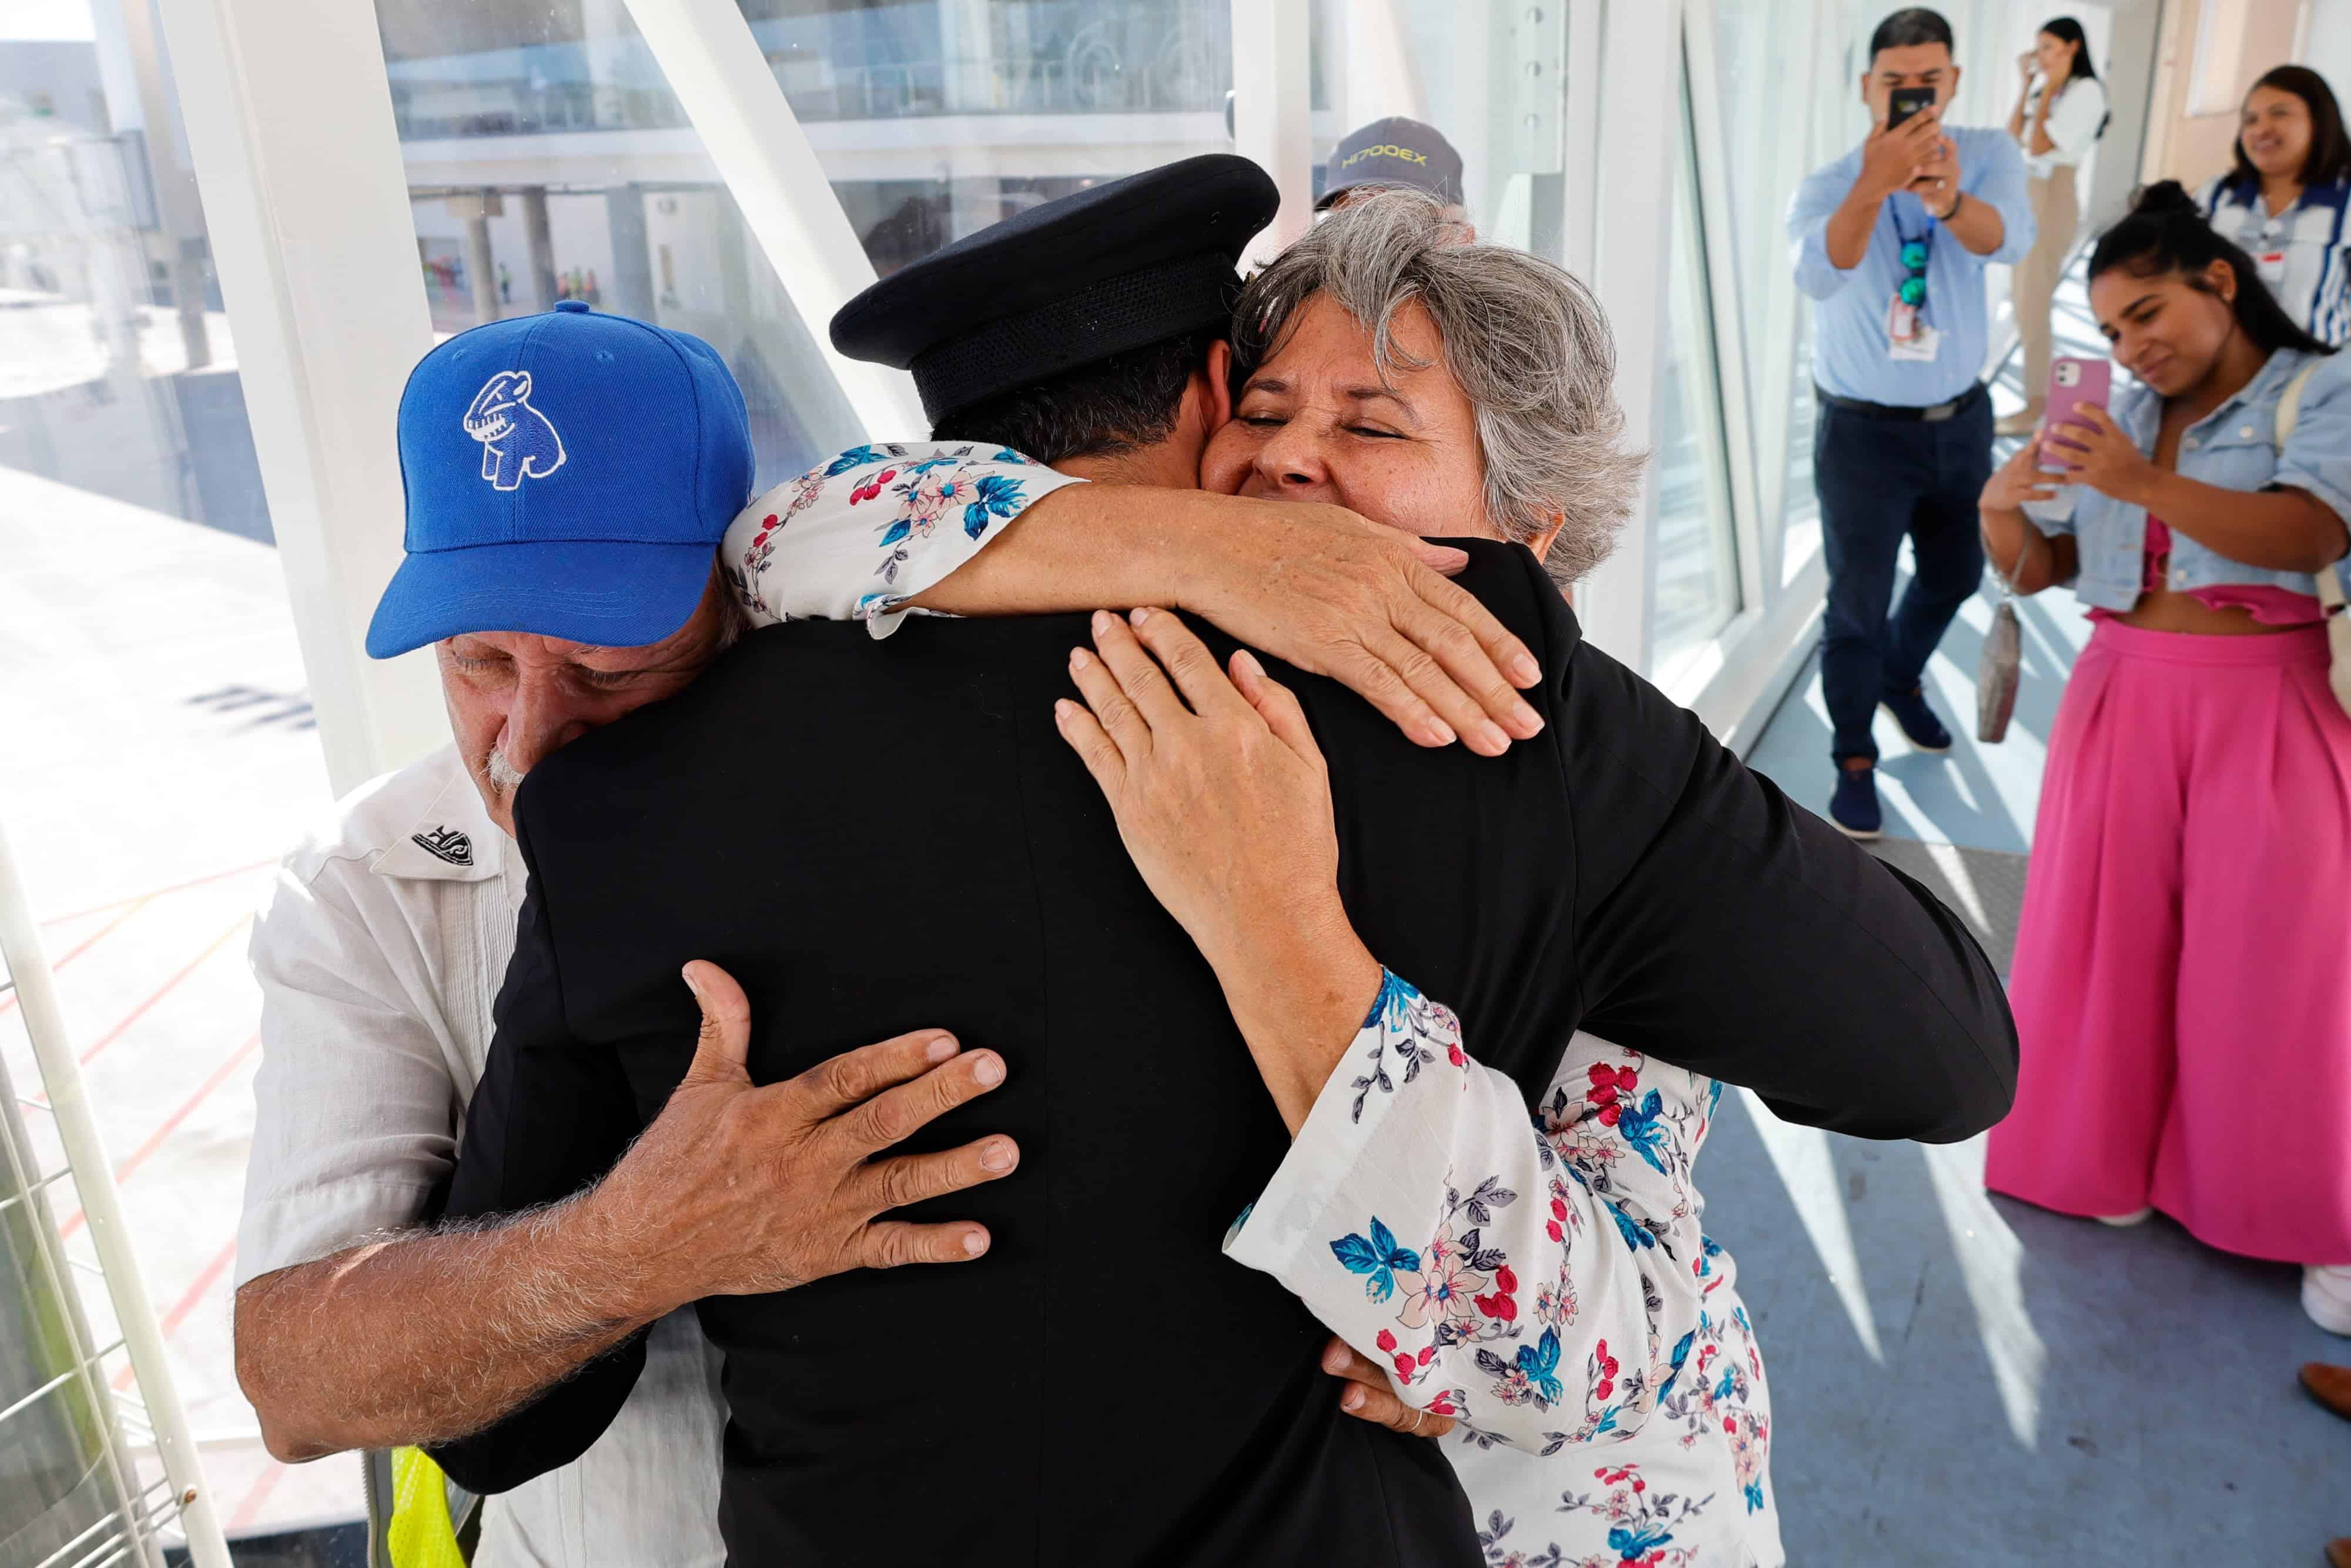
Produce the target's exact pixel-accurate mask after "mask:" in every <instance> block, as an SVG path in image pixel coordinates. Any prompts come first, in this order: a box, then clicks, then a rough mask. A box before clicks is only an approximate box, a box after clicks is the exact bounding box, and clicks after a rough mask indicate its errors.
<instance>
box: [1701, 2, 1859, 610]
mask: <svg viewBox="0 0 2351 1568" xmlns="http://www.w3.org/2000/svg"><path fill="white" fill-rule="evenodd" d="M1790 11H1791V8H1790V7H1789V6H1788V5H1785V4H1783V3H1782V0H1711V3H1710V4H1709V5H1707V6H1706V7H1704V9H1702V10H1696V9H1694V10H1693V12H1692V13H1691V15H1690V19H1689V26H1692V27H1698V26H1709V25H1710V26H1712V27H1713V29H1714V37H1713V54H1714V61H1715V74H1716V78H1717V90H1718V91H1719V95H1720V99H1719V101H1720V105H1721V111H1720V123H1721V125H1722V127H1723V141H1724V145H1723V147H1722V148H1721V150H1720V154H1719V155H1720V157H1721V158H1722V159H1723V174H1724V178H1723V187H1724V190H1725V192H1726V193H1727V194H1728V197H1729V208H1730V228H1731V232H1730V234H1729V235H1727V236H1723V238H1724V242H1725V243H1723V244H1720V245H1718V246H1716V247H1715V253H1714V254H1715V256H1716V258H1717V262H1718V264H1719V265H1722V266H1728V267H1730V268H1732V271H1733V276H1734V278H1735V281H1736V285H1737V288H1736V297H1737V298H1738V300H1739V314H1738V318H1737V319H1736V320H1732V321H1718V322H1717V323H1716V330H1717V331H1719V332H1738V333H1739V334H1740V345H1741V347H1742V349H1743V350H1744V361H1745V364H1746V367H1747V382H1748V389H1749V395H1750V403H1749V408H1750V419H1749V422H1748V423H1749V428H1750V432H1751V433H1752V438H1753V441H1754V444H1755V472H1756V474H1757V476H1758V484H1759V487H1760V490H1761V494H1760V496H1759V497H1758V499H1759V501H1760V503H1761V508H1762V509H1761V518H1760V521H1761V528H1762V533H1763V536H1764V538H1767V539H1769V538H1771V537H1772V535H1773V534H1774V533H1775V531H1776V532H1777V533H1778V534H1779V537H1780V550H1781V559H1782V569H1783V571H1786V572H1792V571H1794V570H1796V569H1797V568H1799V567H1801V566H1802V563H1803V560H1804V559H1805V558H1806V557H1807V556H1808V555H1809V554H1810V552H1811V550H1812V549H1814V548H1816V547H1817V543H1818V538H1819V525H1818V515H1819V507H1818V503H1817V502H1816V500H1815V499H1814V497H1813V463H1812V432H1813V389H1812V379H1811V371H1810V369H1809V359H1808V357H1807V338H1808V334H1809V332H1810V329H1811V315H1812V310H1811V302H1810V301H1809V300H1807V299H1805V298H1804V297H1803V296H1802V293H1801V292H1799V291H1798V290H1797V288H1796V287H1795V283H1794V280H1793V277H1792V274H1791V270H1790V268H1791V263H1790V260H1789V247H1788V240H1787V228H1786V224H1787V212H1788V203H1789V200H1790V198H1791V197H1792V196H1793V195H1794V194H1795V191H1796V186H1797V185H1798V184H1799V183H1801V182H1802V180H1803V178H1804V176H1805V175H1806V174H1808V173H1809V172H1811V171H1812V167H1813V163H1814V162H1818V161H1819V160H1817V159H1815V158H1814V157H1813V146H1814V143H1815V141H1816V138H1815V136H1814V135H1813V125H1814V123H1815V122H1816V121H1817V120H1819V119H1820V118H1822V116H1821V114H1820V113H1818V112H1816V111H1814V110H1812V109H1811V108H1810V107H1809V106H1808V105H1807V104H1806V102H1805V97H1804V95H1805V92H1806V88H1807V84H1808V83H1809V82H1810V81H1811V80H1812V78H1813V64H1814V62H1813V60H1812V59H1811V58H1810V57H1809V56H1808V54H1807V52H1806V51H1807V46H1808V44H1810V45H1812V46H1813V47H1817V48H1819V49H1823V50H1827V51H1829V52H1830V53H1831V55H1832V56H1833V58H1832V59H1830V60H1827V61H1824V62H1823V66H1822V79H1823V81H1825V82H1827V83H1829V84H1831V88H1830V91H1831V94H1832V96H1834V94H1835V93H1836V92H1838V91H1840V90H1842V89H1843V84H1844V81H1845V79H1846V78H1845V74H1844V57H1843V56H1842V55H1841V54H1838V53H1837V49H1838V40H1837V39H1836V38H1834V37H1817V38H1815V37H1813V28H1812V27H1811V26H1809V25H1808V24H1807V23H1806V22H1805V20H1804V18H1803V17H1802V16H1792V15H1791V14H1790ZM1856 112H1857V111H1856ZM1765 126H1779V127H1783V128H1785V129H1786V131H1788V134H1785V135H1759V134H1756V131H1757V130H1758V128H1761V127H1765ZM1791 365H1794V366H1795V367H1796V371H1795V373H1794V375H1793V376H1792V377H1791V373H1790V367H1791ZM1767 559H1768V557H1767Z"/></svg>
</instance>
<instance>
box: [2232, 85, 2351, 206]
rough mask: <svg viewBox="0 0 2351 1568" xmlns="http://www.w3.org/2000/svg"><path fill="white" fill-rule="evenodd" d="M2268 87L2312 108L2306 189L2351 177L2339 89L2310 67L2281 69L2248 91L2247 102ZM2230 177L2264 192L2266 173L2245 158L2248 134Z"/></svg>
mask: <svg viewBox="0 0 2351 1568" xmlns="http://www.w3.org/2000/svg"><path fill="white" fill-rule="evenodd" d="M2265 87H2266V88H2274V89H2276V90H2278V91H2279V92H2290V93H2292V94H2294V97H2296V98H2298V99H2302V101H2303V102H2304V104H2306V105H2308V106H2309V109H2310V156H2309V157H2307V158H2304V160H2303V161H2302V183H2303V186H2304V189H2307V188H2308V187H2310V186H2312V185H2332V184H2334V183H2335V182H2336V181H2337V180H2341V179H2344V178H2346V176H2351V134H2346V132H2345V131H2344V129H2343V106H2342V105H2341V104H2339V103H2337V102H2335V89H2333V88H2331V87H2328V86H2327V85H2326V78H2325V77H2323V76H2320V75H2319V74H2318V73H2317V72H2316V71H2314V70H2312V69H2311V68H2309V67H2308V66H2279V67H2278V68H2276V69H2274V70H2272V71H2270V72H2269V73H2268V74H2266V75H2264V76H2263V77H2262V79H2261V80H2259V81H2257V82H2255V83H2254V84H2253V85H2252V86H2251V87H2249V88H2247V89H2245V98H2246V99H2247V101H2249V102H2250V101H2251V100H2252V96H2253V94H2255V93H2257V92H2259V91H2261V90H2262V89H2263V88H2265ZM2230 178H2231V179H2232V180H2234V181H2235V182H2236V183H2239V184H2241V185H2246V186H2250V187H2251V188H2252V189H2254V190H2259V189H2261V184H2262V172H2261V171H2260V170H2258V169H2256V168H2254V167H2253V161H2252V159H2251V158H2248V157H2246V156H2245V134H2244V132H2243V131H2239V132H2238V133H2237V167H2236V169H2235V170H2234V171H2233V172H2231V175H2230Z"/></svg>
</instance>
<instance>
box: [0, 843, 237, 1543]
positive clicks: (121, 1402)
mask: <svg viewBox="0 0 2351 1568" xmlns="http://www.w3.org/2000/svg"><path fill="white" fill-rule="evenodd" d="M0 960H5V963H6V967H7V973H8V981H7V984H8V985H9V987H10V988H12V989H13V990H14V991H15V993H16V999H17V1000H18V1001H19V1002H20V1003H21V1004H22V1008H21V1011H22V1013H23V1017H24V1020H25V1032H26V1036H27V1037H28V1038H29V1039H30V1040H31V1041H32V1047H33V1060H34V1063H35V1067H36V1070H37V1072H38V1074H39V1077H40V1081H41V1092H40V1093H39V1094H38V1095H23V1094H19V1093H18V1092H16V1087H15V1085H14V1084H13V1083H12V1082H10V1080H9V1075H8V1071H7V1067H6V1064H5V1061H0V1399H5V1400H6V1401H7V1403H6V1404H5V1406H0V1561H5V1562H7V1563H23V1564H26V1568H110V1565H112V1564H117V1563H138V1564H141V1565H142V1568H162V1562H163V1557H162V1540H163V1534H164V1531H166V1530H167V1529H176V1531H178V1532H179V1533H180V1534H181V1535H182V1536H183V1538H184V1541H185V1549H186V1551H187V1552H188V1555H189V1559H190V1561H191V1562H192V1563H193V1564H194V1568H229V1555H228V1545H227V1543H226V1542H225V1540H224V1539H223V1537H222V1534H221V1528H220V1524H219V1522H218V1520H217V1519H216V1517H215V1515H214V1511H213V1506H212V1494H211V1491H210V1490H209V1489H208V1488H207V1487H206V1486H205V1484H204V1476H203V1470H202V1467H201V1465H200V1464H199V1463H198V1460H197V1458H196V1448H195V1443H194V1439H193V1437H191V1435H190V1433H189V1430H188V1422H187V1414H186V1412H185V1410H183V1408H182V1406H181V1404H180V1399H179V1395H178V1392H177V1390H176V1389H175V1387H174V1386H173V1384H172V1373H171V1368H170V1366H169V1364H167V1363H166V1361H165V1359H164V1351H163V1337H162V1332H161V1331H160V1329H159V1328H158V1327H157V1324H156V1320H155V1313H154V1309H153V1307H152V1304H151V1303H150V1302H149V1301H148V1298H147V1290H146V1285H145V1282H144V1281H143V1280H142V1279H141V1275H140V1270H139V1265H138V1260H137V1258H136V1257H135V1256H134V1255H133V1252H132V1249H131V1238H130V1234H129V1232H128V1231H127V1230H126V1229H125V1228H124V1226H123V1222H122V1211H121V1207H120V1203H119V1202H118V1200H117V1197H116V1195H115V1189H114V1178H113V1173H112V1167H111V1166H109V1165H108V1163H107V1160H106V1155H105V1152H104V1149H103V1148H102V1146H101V1145H100V1143H99V1136H98V1129H97V1126H96V1124H95V1123H94V1122H93V1121H92V1119H91V1116H90V1111H89V1101H88V1099H87V1098H86V1096H85V1095H84V1093H83V1092H82V1083H81V1074H80V1069H79V1066H78V1063H77V1061H75V1057H74V1052H73V1049H72V1046H71V1043H70V1041H69V1040H68V1037H67V1034H66V1029H65V1020H64V1018H63V1015H62V1014H61V1012H60V1011H59V1009H58V1006H57V991H56V987H55V985H54V983H53V981H52V980H51V977H50V973H49V967H48V961H47V958H46V957H45V956H43V954H42V951H41V944H40V936H39V932H38V928H37V926H36V925H34V923H33V918H32V915H31V912H30V910H29V909H28V908H27V907H26V902H25V895H24V889H23V886H22V884H21V883H19V882H18V880H17V876H16V862H15V860H14V858H13V857H12V856H11V855H10V853H9V850H8V843H7V838H6V835H5V833H0ZM26 1113H34V1114H37V1115H40V1116H43V1117H46V1118H48V1119H49V1120H50V1122H51V1123H52V1126H51V1127H50V1129H49V1131H50V1132H51V1133H52V1134H54V1136H53V1137H52V1138H48V1139H44V1140H41V1141H39V1142H37V1141H36V1140H35V1139H34V1137H33V1136H32V1134H31V1132H30V1130H29V1129H28V1127H27V1126H26V1121H25V1117H26ZM44 1144H54V1145H55V1146H56V1148H57V1151H58V1152H59V1154H60V1155H61V1158H59V1159H58V1160H57V1162H56V1163H54V1164H52V1165H48V1166H46V1168H45V1166H44V1164H43V1162H42V1160H41V1158H40V1155H39V1152H38V1151H39V1149H40V1147H41V1146H42V1145H44ZM68 1181H70V1182H71V1183H72V1184H73V1186H74V1190H75V1196H76V1197H77V1198H78V1200H79V1202H80V1205H81V1208H82V1212H83V1213H84V1214H85V1215H86V1216H87V1217H88V1218H89V1242H90V1245H91V1247H92V1248H93V1249H94V1250H95V1252H96V1254H97V1260H96V1261H95V1262H92V1261H89V1260H83V1259H79V1258H74V1257H71V1256H69V1255H68V1253H67V1250H66V1245H65V1241H64V1239H63V1238H62V1236H61V1234H60V1232H59V1231H58V1228H57V1221H56V1217H55V1216H54V1215H53V1214H52V1213H51V1212H50V1208H49V1195H50V1192H51V1191H52V1189H54V1188H56V1187H57V1186H59V1185H60V1184H62V1183H65V1182H68ZM77 1273H79V1274H86V1275H88V1276H89V1277H91V1278H93V1279H95V1280H97V1281H99V1283H100V1285H101V1287H102V1290H103V1297H102V1299H103V1300H104V1301H106V1303H107V1305H108V1306H109V1307H110V1309H111V1311H112V1313H113V1316H114V1320H115V1322H116V1324H117V1325H118V1327H117V1329H116V1332H115V1333H114V1334H113V1337H112V1338H111V1339H110V1340H109V1341H108V1342H107V1343H99V1337H98V1335H97V1334H96V1333H93V1332H92V1330H91V1327H90V1322H89V1315H88V1314H87V1313H86V1312H84V1310H83V1298H82V1292H81V1287H80V1285H79V1283H78V1281H77V1280H76V1279H75V1275H76V1274H77ZM110 1373H112V1374H114V1375H110ZM134 1387H135V1388H136V1389H137V1390H138V1393H137V1394H135V1395H134V1394H132V1393H131V1392H130V1390H131V1389H132V1388H134ZM150 1453H152V1456H153V1458H152V1460H150V1461H149V1462H148V1463H145V1464H143V1465H142V1464H141V1458H142V1455H145V1454H150Z"/></svg>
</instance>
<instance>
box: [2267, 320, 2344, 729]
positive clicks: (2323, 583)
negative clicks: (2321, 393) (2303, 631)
mask: <svg viewBox="0 0 2351 1568" xmlns="http://www.w3.org/2000/svg"><path fill="white" fill-rule="evenodd" d="M2318 364H2319V361H2316V360H2313V361H2310V363H2308V364H2306V365H2304V366H2303V367H2302V369H2301V370H2300V371H2298V372H2296V373H2295V375H2294V380H2292V381H2290V382H2286V384H2285V392H2284V393H2283V395H2282V396H2281V397H2280V398H2279V399H2278V410H2277V444H2278V452H2279V454H2280V455H2283V454H2284V451H2285V444H2286V443H2287V442H2289V441H2291V440H2293V439H2294V426H2295V425H2297V424H2299V423H2301V422H2302V393H2303V389H2304V388H2305V387H2307V386H2309V385H2310V378H2311V374H2312V372H2314V371H2316V370H2317V369H2318ZM2311 576H2312V577H2313V578H2314V580H2316V581H2317V584H2318V607H2319V610H2320V611H2321V612H2323V613H2324V614H2325V617H2326V648H2327V653H2328V658H2327V666H2326V684H2327V685H2328V686H2329V687H2331V688H2332V689H2333V690H2334V693H2335V704H2336V706H2339V707H2341V708H2342V710H2343V711H2344V713H2345V714H2346V715H2351V615H2346V614H2345V613H2344V596H2343V570H2342V563H2341V562H2337V563H2335V565H2333V566H2322V567H2320V568H2319V569H2318V570H2316V571H2314V572H2313V573H2312V574H2311Z"/></svg>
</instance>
